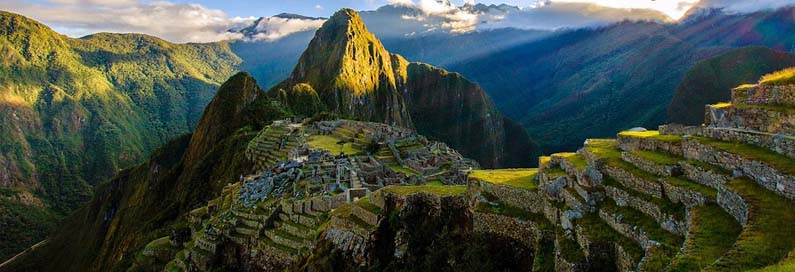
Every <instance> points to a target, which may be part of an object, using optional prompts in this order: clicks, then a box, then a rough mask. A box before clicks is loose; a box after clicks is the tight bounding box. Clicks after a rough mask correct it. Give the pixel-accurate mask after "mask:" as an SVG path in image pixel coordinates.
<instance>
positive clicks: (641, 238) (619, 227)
mask: <svg viewBox="0 0 795 272" xmlns="http://www.w3.org/2000/svg"><path fill="white" fill-rule="evenodd" d="M599 217H600V218H602V220H604V221H605V222H606V223H607V224H608V225H610V227H612V228H613V229H614V230H616V231H618V233H621V234H622V235H624V236H626V237H629V238H630V239H632V240H635V242H638V244H640V246H641V247H642V248H643V249H644V250H648V249H649V248H651V247H652V246H655V245H657V242H655V241H653V240H651V239H649V237H648V236H647V235H646V233H644V232H643V230H641V229H638V228H636V227H635V226H632V225H629V224H627V223H624V222H622V220H620V219H619V218H618V217H616V216H614V215H612V214H609V213H607V212H605V211H604V210H600V211H599Z"/></svg>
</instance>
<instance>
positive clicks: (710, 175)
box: [679, 161, 729, 190]
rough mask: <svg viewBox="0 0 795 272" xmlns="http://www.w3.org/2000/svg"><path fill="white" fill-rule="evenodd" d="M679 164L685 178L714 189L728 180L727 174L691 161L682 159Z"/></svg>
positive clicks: (720, 186)
mask: <svg viewBox="0 0 795 272" xmlns="http://www.w3.org/2000/svg"><path fill="white" fill-rule="evenodd" d="M679 165H680V166H681V167H682V172H683V173H684V177H685V178H687V179H689V180H692V181H695V182H698V183H701V184H702V185H705V186H708V187H711V188H713V189H716V190H718V189H720V188H722V187H723V184H725V183H726V182H727V181H729V177H728V176H726V175H724V174H722V173H718V172H716V171H713V170H710V169H705V168H704V167H701V166H698V165H696V164H693V163H688V162H684V161H683V162H679Z"/></svg>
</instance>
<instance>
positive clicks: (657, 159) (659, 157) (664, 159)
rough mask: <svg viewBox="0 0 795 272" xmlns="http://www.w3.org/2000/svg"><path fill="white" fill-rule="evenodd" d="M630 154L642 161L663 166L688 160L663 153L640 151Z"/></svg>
mask: <svg viewBox="0 0 795 272" xmlns="http://www.w3.org/2000/svg"><path fill="white" fill-rule="evenodd" d="M630 153H631V154H632V155H635V156H637V157H640V158H642V159H645V160H649V161H652V162H654V163H656V164H661V165H677V164H678V163H679V162H680V161H684V160H686V159H685V158H683V157H678V156H674V155H671V154H668V153H663V152H653V151H645V150H638V151H632V152H630Z"/></svg>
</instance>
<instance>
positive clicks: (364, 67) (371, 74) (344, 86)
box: [274, 9, 411, 126]
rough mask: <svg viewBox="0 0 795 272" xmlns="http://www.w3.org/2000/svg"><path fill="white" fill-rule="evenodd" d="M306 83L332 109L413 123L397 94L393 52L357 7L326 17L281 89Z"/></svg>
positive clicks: (281, 85)
mask: <svg viewBox="0 0 795 272" xmlns="http://www.w3.org/2000/svg"><path fill="white" fill-rule="evenodd" d="M301 83H306V84H309V86H311V87H312V88H313V89H314V90H316V91H317V94H318V95H319V97H320V99H321V101H323V102H324V104H325V105H327V106H328V109H329V110H332V111H335V112H337V113H340V114H342V115H343V116H357V117H360V118H363V120H379V121H383V120H386V123H389V124H396V125H399V126H411V124H410V121H409V118H408V114H407V113H406V112H405V110H404V109H403V105H401V102H400V99H398V98H397V96H396V95H395V94H396V93H397V90H398V87H397V80H396V77H395V71H394V70H393V65H392V55H391V54H390V53H389V52H387V50H386V49H385V48H384V46H383V45H382V44H381V42H380V41H379V40H378V39H377V38H376V37H375V35H373V34H372V33H370V32H369V31H368V30H367V27H366V26H365V25H364V21H363V20H362V18H361V17H360V16H359V13H357V12H356V11H354V10H352V9H341V10H339V11H337V12H336V13H334V15H333V16H331V18H329V19H328V20H327V21H326V22H325V23H323V26H321V27H320V29H318V30H317V32H316V33H315V37H314V38H313V39H312V41H311V42H310V43H309V46H308V47H307V49H306V51H304V53H303V55H301V58H300V59H299V60H298V65H296V67H295V69H294V70H293V73H292V74H291V75H290V77H289V78H288V79H287V80H286V81H284V82H282V83H281V84H280V85H278V86H276V87H275V89H276V90H284V91H286V92H287V93H288V94H289V90H291V89H293V88H292V87H293V86H295V85H297V84H301ZM274 93H276V92H274ZM367 101H369V102H367ZM354 105H356V107H354ZM385 109H387V110H385ZM385 111H387V112H385Z"/></svg>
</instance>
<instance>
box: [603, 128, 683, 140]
mask: <svg viewBox="0 0 795 272" xmlns="http://www.w3.org/2000/svg"><path fill="white" fill-rule="evenodd" d="M618 136H624V137H636V138H645V139H654V140H658V141H663V142H679V141H682V137H681V136H678V135H662V134H660V132H659V131H656V130H647V131H622V132H620V133H618Z"/></svg>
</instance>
